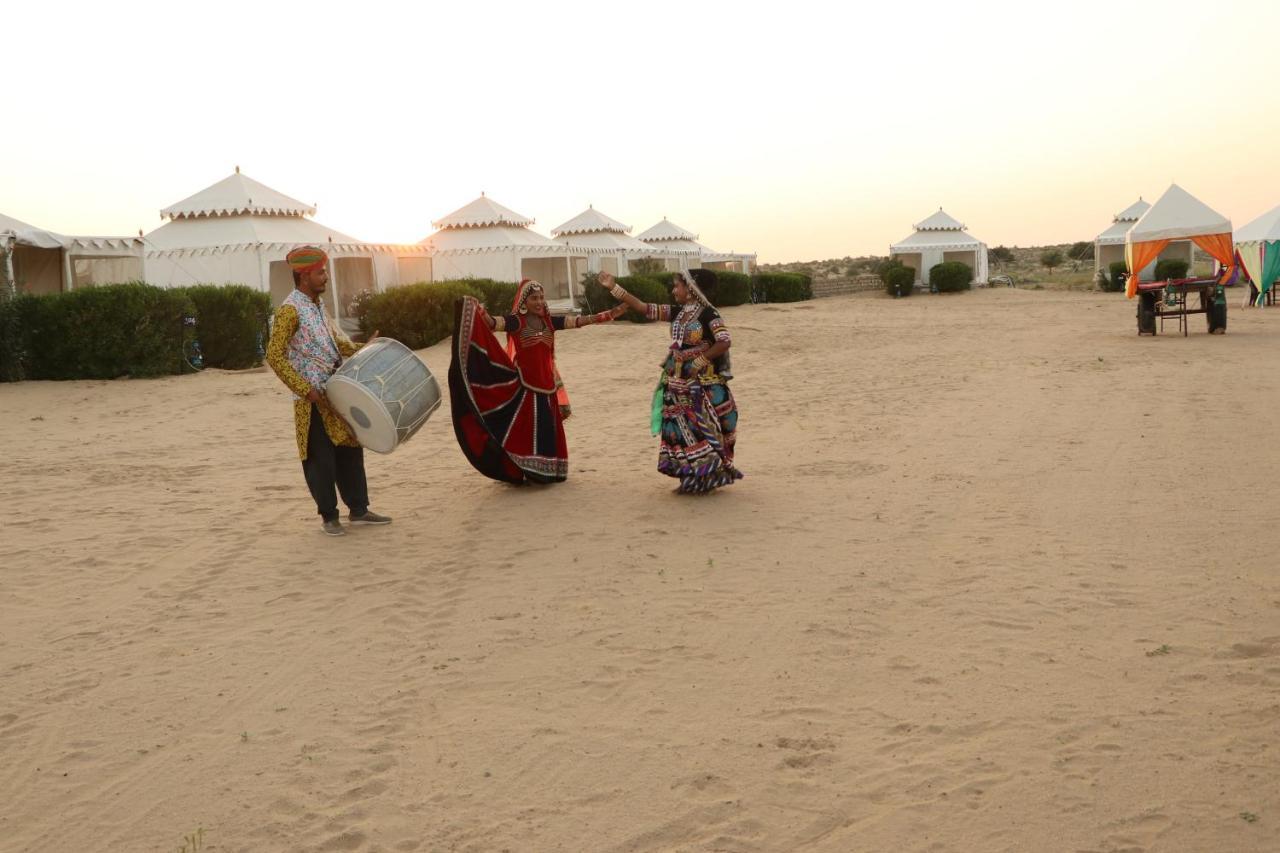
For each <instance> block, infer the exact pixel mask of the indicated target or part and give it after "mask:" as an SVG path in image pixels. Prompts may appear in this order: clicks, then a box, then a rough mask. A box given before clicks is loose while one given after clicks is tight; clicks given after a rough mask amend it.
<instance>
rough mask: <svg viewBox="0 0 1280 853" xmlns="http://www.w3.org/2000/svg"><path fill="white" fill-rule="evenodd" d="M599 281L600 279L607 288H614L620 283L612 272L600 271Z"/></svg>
mask: <svg viewBox="0 0 1280 853" xmlns="http://www.w3.org/2000/svg"><path fill="white" fill-rule="evenodd" d="M599 281H600V286H601V287H603V288H604V289H605V290H612V289H613V286H614V285H615V284H617V283H618V282H617V281H615V280H614V278H613V273H611V272H602V273H600V278H599Z"/></svg>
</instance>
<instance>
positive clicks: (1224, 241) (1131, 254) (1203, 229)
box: [1124, 184, 1236, 299]
mask: <svg viewBox="0 0 1280 853" xmlns="http://www.w3.org/2000/svg"><path fill="white" fill-rule="evenodd" d="M1174 240H1190V241H1191V242H1193V243H1195V244H1196V245H1197V246H1199V247H1200V248H1201V249H1204V250H1205V251H1206V252H1208V253H1209V254H1210V255H1211V256H1213V258H1214V260H1216V261H1217V262H1218V263H1219V264H1221V265H1222V277H1221V279H1220V281H1222V282H1223V283H1227V282H1228V281H1229V280H1230V278H1231V276H1232V275H1234V274H1235V272H1236V260H1235V248H1234V246H1233V245H1232V242H1231V220H1230V219H1227V218H1226V217H1225V216H1223V215H1222V214H1221V213H1218V212H1217V211H1216V210H1214V209H1213V208H1211V207H1209V206H1208V205H1207V204H1205V203H1204V202H1202V201H1200V199H1198V198H1196V197H1195V196H1193V195H1192V194H1191V193H1189V192H1187V191H1186V190H1184V189H1183V188H1182V187H1180V186H1178V185H1177V184H1171V185H1170V186H1169V189H1167V190H1165V192H1164V195H1162V196H1160V199H1159V201H1157V202H1156V203H1155V204H1153V205H1151V209H1150V210H1148V211H1147V212H1146V213H1144V214H1142V218H1141V219H1139V220H1138V221H1137V222H1135V223H1134V225H1133V227H1132V228H1130V229H1129V231H1128V233H1126V234H1125V238H1124V255H1125V261H1126V263H1127V264H1128V266H1129V280H1128V282H1127V283H1126V284H1125V295H1126V296H1128V297H1129V298H1130V299H1132V298H1133V297H1134V296H1136V295H1137V294H1138V280H1139V278H1140V276H1141V272H1142V270H1143V268H1145V267H1146V265H1147V264H1149V263H1151V262H1152V261H1153V260H1155V259H1156V258H1157V257H1158V256H1159V255H1160V252H1161V250H1163V249H1164V247H1165V246H1168V245H1169V243H1170V242H1172V241H1174Z"/></svg>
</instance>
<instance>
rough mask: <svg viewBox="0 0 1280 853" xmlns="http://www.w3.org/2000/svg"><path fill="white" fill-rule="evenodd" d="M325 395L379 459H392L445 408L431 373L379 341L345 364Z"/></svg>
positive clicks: (394, 345) (406, 352) (400, 348)
mask: <svg viewBox="0 0 1280 853" xmlns="http://www.w3.org/2000/svg"><path fill="white" fill-rule="evenodd" d="M325 395H326V396H327V397H328V398H329V403H330V405H332V406H333V408H334V410H335V411H336V412H337V413H338V414H339V415H340V416H341V417H342V419H343V420H344V421H346V422H347V425H348V426H350V427H351V430H352V432H354V433H355V436H356V440H357V441H359V442H360V444H361V445H362V446H364V447H365V448H367V449H369V450H372V451H374V452H376V453H390V452H392V451H393V450H395V449H396V448H397V447H399V446H400V445H402V444H404V443H405V442H406V441H408V440H409V439H410V438H411V437H412V436H413V434H414V433H416V432H417V431H418V430H419V429H421V428H422V425H423V424H424V423H426V422H427V419H428V418H430V417H431V414H432V412H434V411H435V410H436V409H437V408H438V407H439V406H440V402H441V395H440V386H439V384H438V383H437V382H436V379H435V377H434V376H432V375H431V371H430V370H428V369H427V366H426V365H425V364H423V363H422V360H421V359H420V358H418V356H417V355H415V354H414V352H413V351H412V350H410V349H409V348H408V347H406V346H405V345H404V344H402V343H400V342H399V341H396V340H392V339H391V338H376V339H374V340H372V341H370V342H369V343H367V344H365V345H364V346H363V347H361V348H360V351H359V352H357V353H356V354H355V355H353V356H352V357H351V358H349V359H347V360H346V361H345V362H343V364H342V366H341V367H339V368H338V370H337V371H336V372H335V373H334V374H333V376H331V377H330V378H329V382H328V383H327V384H326V386H325Z"/></svg>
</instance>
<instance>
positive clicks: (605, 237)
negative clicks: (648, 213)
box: [551, 207, 668, 275]
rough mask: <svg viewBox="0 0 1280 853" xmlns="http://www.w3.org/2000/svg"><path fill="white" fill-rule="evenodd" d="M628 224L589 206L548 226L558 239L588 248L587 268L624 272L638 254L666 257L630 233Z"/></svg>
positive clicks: (591, 270) (627, 271)
mask: <svg viewBox="0 0 1280 853" xmlns="http://www.w3.org/2000/svg"><path fill="white" fill-rule="evenodd" d="M630 233H631V226H630V225H623V224H622V223H621V222H619V221H618V220H616V219H613V218H612V217H609V216H605V215H604V214H603V213H601V212H600V211H598V210H596V209H595V208H594V207H588V208H587V209H586V210H584V211H582V213H579V214H578V215H577V216H575V217H573V218H572V219H570V220H569V221H568V222H565V223H562V224H560V225H557V226H556V227H555V228H552V229H551V236H552V237H553V238H554V239H555V241H556V242H557V243H562V244H564V245H566V246H570V247H573V248H575V249H583V250H586V251H589V252H591V253H592V254H589V255H588V256H587V271H588V272H601V271H603V272H608V273H612V274H613V275H627V274H628V273H629V272H630V269H629V265H628V262H629V261H634V260H637V259H640V258H656V259H659V260H664V261H665V260H666V259H667V258H668V253H666V252H663V251H662V250H661V249H658V248H656V247H654V246H651V245H650V244H648V243H645V242H642V241H640V240H637V239H636V238H635V237H632V236H630Z"/></svg>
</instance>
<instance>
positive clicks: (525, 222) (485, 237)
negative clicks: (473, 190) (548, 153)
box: [422, 194, 597, 307]
mask: <svg viewBox="0 0 1280 853" xmlns="http://www.w3.org/2000/svg"><path fill="white" fill-rule="evenodd" d="M533 223H534V220H532V219H530V218H529V217H527V216H522V215H520V214H519V213H516V212H515V211H514V210H511V209H509V208H506V207H503V206H502V205H500V204H498V203H497V202H495V201H494V200H493V199H490V198H489V197H487V196H485V195H484V194H481V195H480V197H479V198H478V199H476V200H475V201H473V202H471V203H470V204H468V205H466V206H464V207H461V208H459V209H457V210H455V211H454V212H453V213H450V214H449V215H448V216H445V217H444V218H442V219H438V220H436V221H435V222H432V223H431V226H432V227H433V228H436V229H437V230H436V232H435V233H434V234H432V235H431V236H430V237H426V238H424V239H423V240H422V245H423V246H426V247H428V248H429V249H430V251H431V261H432V268H433V270H434V273H435V278H434V280H435V281H449V280H451V279H459V278H491V279H494V280H495V281H520V279H522V278H531V279H535V280H536V281H538V282H540V283H541V284H542V286H543V287H544V288H545V289H546V294H547V298H548V299H549V300H553V301H555V302H559V303H561V304H560V305H557V307H567V306H566V305H565V304H564V303H565V302H566V301H567V302H568V303H569V304H572V301H573V299H574V297H575V296H576V293H577V288H576V283H577V282H578V281H579V280H581V278H582V276H583V275H585V274H586V273H587V263H588V258H589V257H590V256H591V255H592V254H595V253H596V252H597V250H595V249H591V248H587V247H585V246H578V245H574V246H569V245H566V244H564V243H557V242H555V241H554V240H551V239H549V238H547V237H544V236H542V235H541V234H539V233H537V232H535V231H531V230H530V229H529V227H528V226H530V225H532V224H533Z"/></svg>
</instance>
